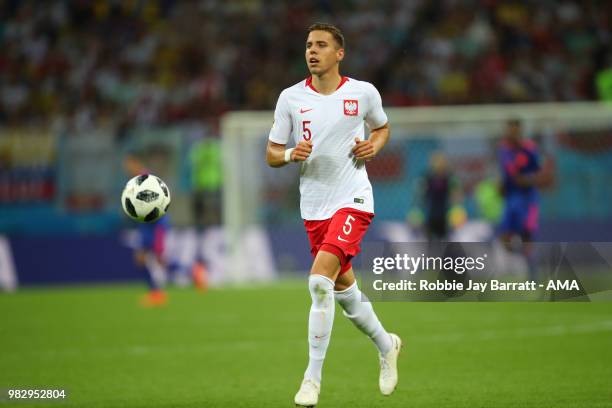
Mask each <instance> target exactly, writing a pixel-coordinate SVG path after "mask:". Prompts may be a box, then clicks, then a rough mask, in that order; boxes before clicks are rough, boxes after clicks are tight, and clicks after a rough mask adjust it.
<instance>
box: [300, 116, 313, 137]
mask: <svg viewBox="0 0 612 408" xmlns="http://www.w3.org/2000/svg"><path fill="white" fill-rule="evenodd" d="M310 122H312V121H311V120H303V121H302V131H303V132H304V133H302V137H303V138H304V140H305V141H307V142H308V141H309V140H310V139H312V132H311V131H310V128H309V127H308V125H310Z"/></svg>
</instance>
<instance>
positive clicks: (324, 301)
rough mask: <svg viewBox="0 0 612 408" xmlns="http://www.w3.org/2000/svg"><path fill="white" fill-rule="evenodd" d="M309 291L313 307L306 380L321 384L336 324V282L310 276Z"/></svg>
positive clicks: (309, 326) (309, 318)
mask: <svg viewBox="0 0 612 408" xmlns="http://www.w3.org/2000/svg"><path fill="white" fill-rule="evenodd" d="M308 289H309V290H310V296H311V298H312V305H311V306H310V315H309V316H308V344H309V353H308V355H309V360H308V368H306V372H305V373H304V378H309V379H311V380H314V381H316V382H317V383H321V371H322V369H323V360H325V352H326V351H327V346H328V345H329V338H330V337H331V332H332V325H333V324H334V309H335V304H334V282H333V281H332V280H331V279H329V278H327V277H325V276H322V275H310V278H309V279H308Z"/></svg>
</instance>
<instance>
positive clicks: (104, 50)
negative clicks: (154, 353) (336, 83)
mask: <svg viewBox="0 0 612 408" xmlns="http://www.w3.org/2000/svg"><path fill="white" fill-rule="evenodd" d="M0 10H1V13H2V20H1V26H0V41H1V44H2V54H1V56H0V83H1V92H0V123H1V124H2V128H1V130H0V132H1V133H0V135H1V137H0V159H1V161H0V163H1V167H0V206H1V207H0V208H1V209H2V211H1V212H0V232H2V234H3V240H2V246H1V248H2V250H1V251H0V254H1V255H0V260H2V265H3V268H2V269H3V270H5V271H6V270H7V268H8V269H9V270H10V271H14V272H16V274H17V281H18V282H19V283H20V284H24V285H26V284H30V283H57V282H85V281H92V280H93V281H105V280H121V279H128V280H129V279H134V278H136V277H137V276H136V275H135V272H134V270H133V268H131V265H132V263H131V261H130V259H129V258H130V255H129V250H128V249H127V246H129V242H130V239H129V235H125V234H123V235H122V234H121V231H124V230H126V229H130V228H131V227H133V223H131V222H129V221H127V220H126V218H125V217H124V216H123V214H122V212H121V210H120V207H119V199H118V198H119V195H120V192H121V188H122V186H123V184H124V183H125V181H126V180H127V178H128V177H127V175H126V174H125V173H124V171H123V168H122V165H121V163H122V160H123V159H124V157H125V155H126V154H127V153H136V154H138V155H140V156H141V157H143V158H144V159H145V161H146V165H147V166H148V167H149V169H151V170H152V171H153V172H154V173H156V174H157V175H159V176H161V177H162V178H164V179H165V180H166V181H167V183H168V184H169V186H170V188H171V190H172V193H173V203H172V210H171V217H172V223H173V225H174V226H175V227H176V228H175V229H174V230H173V233H172V234H171V236H170V237H169V243H168V244H169V245H168V251H169V254H168V255H169V256H170V257H171V258H173V259H174V260H175V261H176V262H177V263H180V264H181V265H184V266H185V267H187V266H188V264H189V263H191V262H192V261H193V260H194V259H197V257H198V256H200V257H202V258H204V259H205V260H207V262H208V263H209V264H210V269H211V281H212V283H215V282H223V281H225V280H249V279H270V278H273V277H274V276H276V275H277V274H279V273H280V274H283V273H292V272H301V271H304V270H306V269H308V263H309V254H308V252H307V250H306V249H307V248H306V245H307V242H306V237H305V234H304V233H303V231H302V226H301V221H300V219H299V209H298V207H299V205H298V191H297V178H298V171H297V166H289V167H287V168H284V169H282V170H277V169H269V168H266V166H265V164H264V147H265V143H266V133H267V131H268V130H269V126H270V124H271V120H272V114H271V112H270V109H273V108H274V104H275V101H276V98H277V96H278V94H279V93H280V91H281V90H282V89H283V88H284V87H287V86H290V85H291V84H293V83H295V82H298V81H300V80H301V79H303V78H304V77H306V76H307V72H306V69H305V66H304V61H303V41H304V31H305V28H306V27H307V26H308V25H309V24H310V23H311V22H313V21H317V20H325V21H334V22H337V23H338V24H339V25H340V27H341V28H342V29H343V30H344V32H345V35H346V38H347V58H346V60H345V62H344V63H343V65H342V72H343V73H345V74H346V75H349V76H352V77H355V78H359V79H363V80H368V81H371V82H373V83H374V84H375V85H376V86H377V87H378V89H379V90H380V92H381V94H382V98H383V103H384V105H385V106H386V107H387V109H388V110H389V111H390V118H391V125H392V128H393V137H392V141H391V142H390V145H389V147H388V148H387V149H385V151H383V152H382V154H381V157H380V158H379V159H378V160H376V161H374V162H372V163H370V164H369V173H370V177H371V179H372V182H373V184H374V190H375V200H376V208H377V219H376V220H377V222H376V223H375V224H374V227H373V228H372V230H371V233H370V235H369V237H368V238H371V239H383V240H391V241H406V240H412V239H418V237H419V234H418V228H416V229H415V227H418V225H419V220H420V219H421V218H422V215H423V214H422V213H423V208H422V205H423V199H422V193H421V189H420V187H419V186H420V185H421V184H422V183H421V181H420V180H421V178H422V177H423V175H424V174H425V172H426V170H427V167H428V162H429V157H430V155H431V154H432V153H433V152H436V151H437V152H441V153H443V154H445V155H446V156H447V158H448V161H449V163H450V166H451V170H452V172H453V173H454V175H455V176H456V178H457V180H458V181H459V182H460V189H461V196H460V197H459V198H457V199H456V200H455V202H454V204H457V205H459V206H460V207H461V209H462V210H465V211H466V213H467V217H468V220H467V222H466V223H459V224H460V225H457V227H465V226H467V228H469V227H473V226H474V225H475V224H478V225H480V224H482V221H484V222H485V223H486V224H487V225H488V226H489V227H493V226H494V225H495V223H496V222H497V220H498V218H499V206H500V204H499V197H497V198H496V197H494V196H493V197H491V195H492V194H493V193H492V187H493V186H494V185H495V184H494V183H496V180H497V179H498V176H499V171H498V164H497V163H496V142H497V140H496V139H498V138H499V136H500V135H501V133H502V131H503V124H504V122H505V120H506V119H507V118H510V117H518V118H521V119H523V120H524V121H525V131H526V134H527V135H528V136H530V137H533V138H534V139H535V140H536V141H537V142H538V143H539V144H540V149H541V151H542V154H543V157H544V159H545V161H546V162H547V166H549V167H550V169H552V171H553V172H554V173H555V175H556V177H555V180H554V182H553V183H552V184H551V185H550V186H549V187H548V188H547V189H546V191H545V192H544V194H543V197H542V210H541V219H542V228H541V233H540V235H539V239H540V240H543V241H551V240H555V241H557V240H560V241H564V240H574V241H576V240H577V241H605V240H609V239H610V236H611V235H612V234H611V233H610V231H611V230H612V228H611V227H612V210H611V207H610V206H609V203H610V201H612V187H610V185H611V183H610V177H611V176H610V175H611V174H612V150H611V148H612V135H611V130H612V115H611V114H610V110H608V108H607V106H605V105H602V104H598V103H597V104H590V103H592V101H598V100H612V51H611V49H610V41H611V40H610V38H611V37H610V25H611V24H612V23H611V22H610V21H611V19H612V9H610V7H609V6H607V5H605V4H602V3H601V2H595V1H593V2H590V1H589V2H573V1H562V2H556V1H543V2H506V1H468V2H458V1H436V2H427V1H410V2H393V1H389V2H368V1H342V2H327V1H321V2H307V1H304V2H297V3H294V4H291V5H290V4H289V3H285V2H278V1H273V2H259V1H246V2H233V1H230V2H216V1H199V2H195V1H194V2H177V1H122V2H114V1H92V2H89V1H49V2H30V1H5V2H3V3H2V6H1V8H0ZM561 102H562V104H554V103H561ZM517 103H520V105H517ZM526 103H529V104H526ZM532 103H545V104H547V105H531V104H532ZM475 104H478V106H473V105H475ZM442 105H443V106H445V108H443V109H440V108H437V106H442ZM466 105H472V106H471V107H466ZM485 105H486V106H485ZM448 106H457V108H455V109H453V108H448ZM391 107H394V108H400V107H401V108H403V109H390V108H391ZM413 107H419V109H420V110H415V109H410V108H413ZM253 110H266V111H265V112H262V113H257V114H255V113H251V114H244V113H243V114H242V115H243V116H240V114H238V115H235V114H233V115H226V114H227V113H228V112H233V111H253ZM224 115H226V116H225V119H223V118H224ZM493 195H494V194H493ZM496 200H497V201H496ZM407 221H411V224H410V225H409V222H407ZM472 230H474V228H472V229H469V231H472ZM465 231H468V230H464V232H465ZM478 231H479V232H478V235H477V236H475V235H473V234H467V240H485V239H489V238H491V237H492V228H488V229H487V228H485V229H484V230H483V228H482V225H480V227H479V228H478ZM227 241H230V242H229V243H228V242H227ZM238 241H246V242H238ZM226 244H227V245H226ZM237 246H239V247H240V252H241V253H244V254H245V256H243V257H240V258H244V259H249V262H252V263H255V265H252V266H251V267H250V268H247V267H245V266H244V265H242V264H240V263H237V262H239V260H236V259H235V258H236V257H235V256H234V255H231V252H232V251H233V252H236V251H237V250H236V249H235V248H236V247H237ZM232 248H234V249H232ZM33 252H34V253H36V254H37V256H36V257H32V256H31V254H32V253H33ZM101 253H104V256H103V257H102V258H103V261H101V260H100V258H101V257H100V255H101ZM228 256H229V257H230V258H231V259H228ZM253 258H256V259H255V260H253ZM84 263H87V265H88V267H86V268H84V267H83V264H84ZM3 274H4V275H6V273H3ZM6 279H8V278H4V280H6ZM6 285H7V284H5V286H6Z"/></svg>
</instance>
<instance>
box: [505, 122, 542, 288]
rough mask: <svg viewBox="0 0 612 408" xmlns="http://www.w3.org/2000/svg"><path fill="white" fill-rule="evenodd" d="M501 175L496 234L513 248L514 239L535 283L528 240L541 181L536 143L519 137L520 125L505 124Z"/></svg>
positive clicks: (532, 231) (534, 223)
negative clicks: (500, 206) (501, 206)
mask: <svg viewBox="0 0 612 408" xmlns="http://www.w3.org/2000/svg"><path fill="white" fill-rule="evenodd" d="M499 161H500V164H501V170H502V175H503V180H502V183H503V184H502V193H503V196H504V212H503V216H502V220H501V224H500V226H499V232H500V234H501V238H502V240H503V242H504V244H505V245H506V246H507V247H508V248H509V249H513V248H512V245H511V243H512V242H513V239H515V238H516V237H518V238H520V240H521V243H522V245H521V250H522V252H523V254H524V255H525V257H526V259H527V264H528V268H529V278H530V279H532V280H536V268H535V260H534V254H533V248H532V245H531V241H532V240H533V238H534V235H535V234H536V232H537V230H538V217H539V198H538V190H537V187H538V186H539V185H540V184H541V181H542V172H541V165H540V156H539V153H538V150H537V146H536V144H535V143H534V142H533V141H531V140H528V139H524V138H523V136H522V129H521V122H520V121H519V120H517V119H512V120H509V121H508V122H507V123H506V132H505V135H504V139H503V140H502V142H501V146H500V149H499Z"/></svg>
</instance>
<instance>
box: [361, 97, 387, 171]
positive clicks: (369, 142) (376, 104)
mask: <svg viewBox="0 0 612 408" xmlns="http://www.w3.org/2000/svg"><path fill="white" fill-rule="evenodd" d="M367 92H368V111H367V112H366V115H365V117H364V119H365V121H366V123H367V125H368V127H369V128H370V129H371V130H370V136H369V137H368V138H367V139H366V140H361V139H360V138H358V137H355V146H354V147H353V149H352V152H353V155H355V158H356V159H359V160H372V159H373V158H374V157H376V155H377V154H378V152H380V151H381V150H382V148H383V147H384V146H385V145H386V144H387V141H388V140H389V136H390V135H391V130H390V128H389V121H388V119H387V115H386V114H385V111H384V110H383V107H382V99H381V97H380V93H378V90H377V89H376V88H375V87H374V86H373V85H368V88H367Z"/></svg>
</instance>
